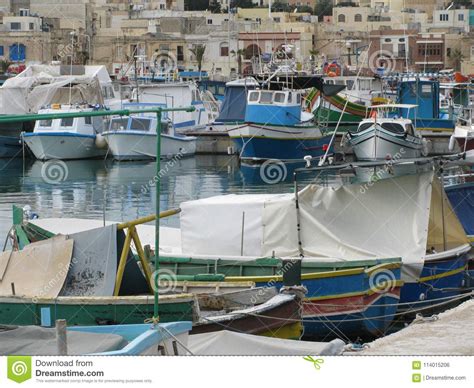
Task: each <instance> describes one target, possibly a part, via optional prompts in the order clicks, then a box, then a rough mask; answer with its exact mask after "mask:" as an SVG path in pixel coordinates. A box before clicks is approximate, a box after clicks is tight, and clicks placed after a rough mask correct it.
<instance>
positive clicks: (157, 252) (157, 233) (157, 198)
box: [153, 109, 162, 320]
mask: <svg viewBox="0 0 474 388" xmlns="http://www.w3.org/2000/svg"><path fill="white" fill-rule="evenodd" d="M161 116H162V112H161V109H159V110H158V111H157V112H156V119H157V122H156V194H155V201H156V204H155V207H156V209H155V214H160V186H161V179H160V170H161V161H160V159H161ZM159 258H160V217H156V219H155V277H154V279H153V282H154V287H153V290H154V297H155V305H154V309H153V317H154V318H155V319H156V320H157V319H158V317H159V308H158V267H159V265H160V264H159Z"/></svg>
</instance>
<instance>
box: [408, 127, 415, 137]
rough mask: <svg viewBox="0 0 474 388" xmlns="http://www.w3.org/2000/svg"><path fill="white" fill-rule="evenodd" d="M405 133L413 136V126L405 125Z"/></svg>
mask: <svg viewBox="0 0 474 388" xmlns="http://www.w3.org/2000/svg"><path fill="white" fill-rule="evenodd" d="M406 129H407V133H408V134H409V135H411V136H415V130H414V129H413V125H411V124H407V125H406Z"/></svg>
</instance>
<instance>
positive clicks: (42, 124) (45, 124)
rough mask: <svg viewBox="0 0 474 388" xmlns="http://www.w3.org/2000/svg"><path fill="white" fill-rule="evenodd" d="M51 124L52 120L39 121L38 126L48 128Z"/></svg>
mask: <svg viewBox="0 0 474 388" xmlns="http://www.w3.org/2000/svg"><path fill="white" fill-rule="evenodd" d="M52 124H53V120H40V121H39V126H40V127H50V126H51V125H52Z"/></svg>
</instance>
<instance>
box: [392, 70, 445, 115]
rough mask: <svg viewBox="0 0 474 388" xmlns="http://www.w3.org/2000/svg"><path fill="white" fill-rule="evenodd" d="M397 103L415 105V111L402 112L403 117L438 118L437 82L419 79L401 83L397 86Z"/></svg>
mask: <svg viewBox="0 0 474 388" xmlns="http://www.w3.org/2000/svg"><path fill="white" fill-rule="evenodd" d="M398 103H400V104H415V105H417V108H416V109H412V110H410V111H408V110H403V112H402V116H403V117H407V118H410V119H412V118H416V117H418V118H433V119H438V118H440V103H439V82H438V81H429V80H421V79H415V80H408V81H401V82H400V84H399V85H398Z"/></svg>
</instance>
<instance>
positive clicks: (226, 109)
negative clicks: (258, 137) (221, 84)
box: [216, 78, 258, 122]
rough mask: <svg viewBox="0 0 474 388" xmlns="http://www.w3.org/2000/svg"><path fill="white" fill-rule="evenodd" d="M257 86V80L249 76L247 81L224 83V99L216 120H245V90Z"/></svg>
mask: <svg viewBox="0 0 474 388" xmlns="http://www.w3.org/2000/svg"><path fill="white" fill-rule="evenodd" d="M257 87H258V82H256V81H255V80H254V79H253V78H250V80H249V81H248V82H242V80H239V82H235V81H234V82H228V83H227V84H226V89H225V94H224V101H223V102H222V106H221V109H220V112H219V116H218V117H217V119H216V122H240V121H244V120H245V110H246V108H247V91H248V90H254V89H256V88H257Z"/></svg>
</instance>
